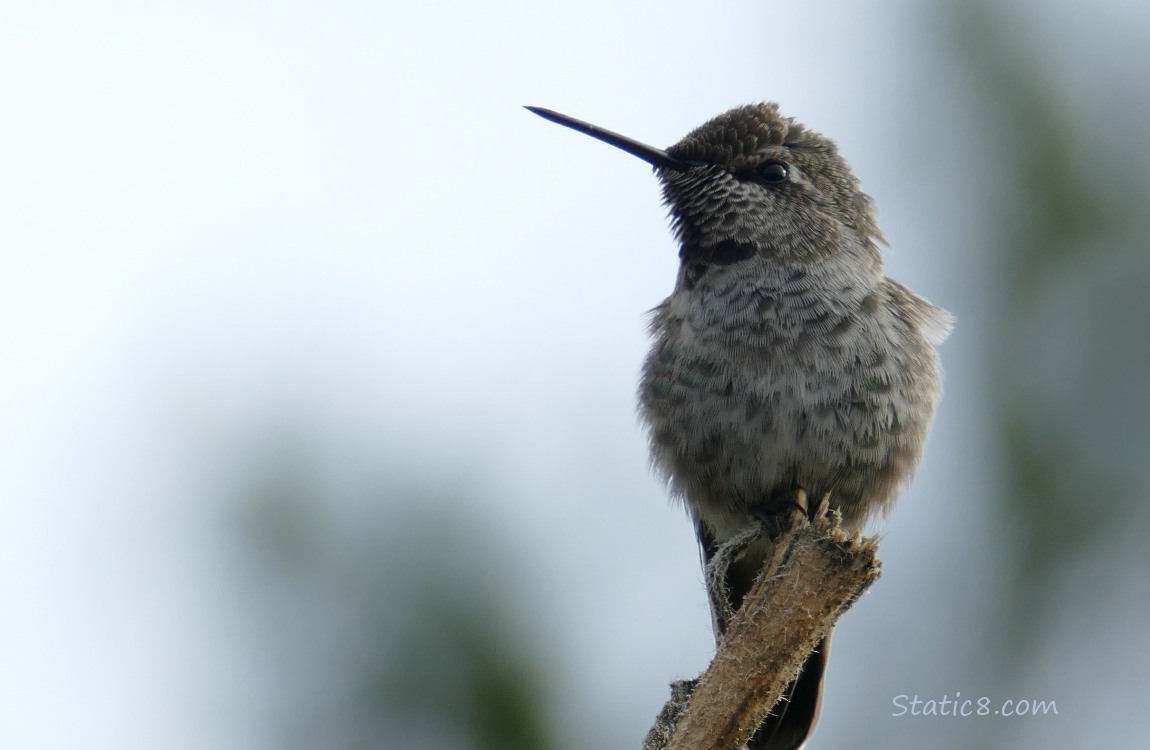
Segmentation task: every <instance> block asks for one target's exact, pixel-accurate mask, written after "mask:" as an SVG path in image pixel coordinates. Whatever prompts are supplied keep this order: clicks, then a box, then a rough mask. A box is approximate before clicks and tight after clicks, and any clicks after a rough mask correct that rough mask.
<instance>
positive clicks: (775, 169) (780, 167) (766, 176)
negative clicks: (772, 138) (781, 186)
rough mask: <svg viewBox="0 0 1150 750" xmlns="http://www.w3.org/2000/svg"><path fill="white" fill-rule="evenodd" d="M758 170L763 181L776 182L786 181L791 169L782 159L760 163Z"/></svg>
mask: <svg viewBox="0 0 1150 750" xmlns="http://www.w3.org/2000/svg"><path fill="white" fill-rule="evenodd" d="M756 172H757V173H758V175H759V179H761V180H762V181H763V182H769V183H776V182H786V181H787V176H788V175H790V173H791V170H790V168H788V167H787V165H786V164H783V163H782V162H781V161H768V162H765V163H763V164H760V165H759V168H758V169H757V170H756Z"/></svg>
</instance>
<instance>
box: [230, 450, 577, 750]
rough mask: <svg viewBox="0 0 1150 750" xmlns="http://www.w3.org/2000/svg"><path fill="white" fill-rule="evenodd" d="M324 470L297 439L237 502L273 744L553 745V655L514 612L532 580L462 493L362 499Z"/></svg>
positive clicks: (533, 749) (396, 493) (390, 493)
mask: <svg viewBox="0 0 1150 750" xmlns="http://www.w3.org/2000/svg"><path fill="white" fill-rule="evenodd" d="M319 476H320V471H319V466H318V464H317V462H316V461H314V460H309V457H308V456H307V454H306V452H303V453H300V452H298V451H295V450H292V449H290V448H289V449H287V450H285V452H284V454H283V455H281V456H279V458H278V459H277V460H273V462H272V463H271V464H270V466H269V468H268V470H267V471H266V472H264V473H263V474H262V475H261V476H259V477H257V479H256V482H255V484H254V485H252V486H249V488H248V491H247V493H246V494H247V497H246V498H244V499H243V502H242V503H241V504H240V507H242V508H243V509H244V517H243V519H242V524H241V528H243V529H244V535H243V537H242V538H241V539H240V542H241V543H240V545H238V550H239V553H240V554H241V556H242V557H244V558H246V559H245V560H243V562H242V564H241V565H240V566H238V569H239V570H242V571H245V575H246V576H249V579H248V581H247V586H246V588H247V591H248V593H247V597H246V603H247V605H248V606H247V607H246V614H247V616H248V617H249V618H251V623H250V627H251V631H250V632H252V633H254V634H257V635H255V636H254V637H253V640H254V641H256V642H258V643H257V646H256V647H257V648H259V649H261V650H263V651H264V659H263V661H264V663H265V664H267V665H270V666H269V668H268V669H267V670H266V672H265V674H264V679H265V680H266V682H267V684H268V686H269V690H270V691H271V692H272V694H273V695H274V696H276V697H275V698H274V705H273V706H271V712H272V715H273V716H274V717H275V718H274V722H276V723H281V724H282V727H281V728H280V732H281V736H280V737H279V738H278V739H277V740H276V741H275V742H274V745H275V746H276V747H300V748H304V747H306V748H316V747H323V748H331V749H333V750H335V749H343V750H358V749H360V748H363V749H365V750H366V748H383V747H397V748H398V747H404V748H420V747H428V748H461V749H463V748H474V749H475V750H496V749H500V750H548V748H552V747H554V740H553V737H552V728H551V720H550V716H551V712H550V709H549V697H548V696H549V694H550V688H549V685H548V682H547V675H548V674H550V670H549V669H548V659H547V658H546V657H545V654H544V651H543V648H542V645H541V644H540V643H539V641H538V637H539V634H538V633H536V632H532V631H531V630H530V629H529V628H528V627H527V626H525V625H524V624H523V623H522V622H519V621H517V619H516V613H517V612H519V611H520V608H521V607H523V606H526V603H527V602H530V601H531V591H530V590H529V588H528V587H527V586H526V584H525V581H524V577H523V575H522V574H521V572H520V571H517V570H516V569H515V567H514V566H512V565H511V564H510V563H509V560H508V555H506V554H505V552H504V550H503V549H502V547H501V542H500V540H499V538H498V535H497V534H495V533H493V532H492V530H491V529H488V528H486V527H485V526H484V525H483V524H482V523H481V522H479V519H478V518H476V517H474V516H473V515H472V514H470V513H469V512H468V510H467V509H468V508H469V507H473V506H470V505H469V504H468V503H466V502H461V501H460V498H461V497H462V493H460V494H458V495H452V494H450V493H443V494H436V493H432V492H429V491H427V490H423V489H415V488H410V489H404V488H398V489H397V488H391V487H387V488H382V489H380V490H379V491H378V492H371V493H365V494H364V495H363V496H361V497H352V496H348V495H347V494H346V493H345V492H340V491H338V490H336V489H335V488H333V487H330V486H325V484H324V482H323V481H322V480H321V479H320V478H319ZM532 626H534V627H538V623H537V622H533V623H532ZM283 685H293V686H295V688H294V689H290V690H286V691H285V690H282V689H277V686H283Z"/></svg>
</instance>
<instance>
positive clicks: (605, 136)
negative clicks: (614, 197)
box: [527, 107, 691, 172]
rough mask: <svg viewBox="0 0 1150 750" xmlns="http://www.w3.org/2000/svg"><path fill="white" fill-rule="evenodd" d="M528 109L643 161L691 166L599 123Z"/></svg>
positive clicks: (681, 167) (683, 169)
mask: <svg viewBox="0 0 1150 750" xmlns="http://www.w3.org/2000/svg"><path fill="white" fill-rule="evenodd" d="M527 109H529V110H531V111H532V112H534V113H535V114H537V115H539V116H540V117H542V118H543V119H544V120H550V121H551V122H557V123H559V124H560V125H563V126H564V127H568V128H571V129H572V130H578V131H579V132H580V133H585V134H586V135H589V136H591V137H592V138H598V139H599V140H601V141H603V142H604V143H610V144H611V145H612V146H614V147H615V148H621V149H623V150H624V151H626V152H627V153H629V154H631V155H632V156H638V157H639V158H640V159H642V160H643V161H645V162H647V163H648V164H652V165H654V166H656V167H658V168H659V169H674V170H676V171H679V172H686V171H687V170H688V169H690V167H691V165H690V164H688V163H687V162H685V161H681V160H679V159H676V158H675V157H673V156H671V155H670V154H668V153H667V152H666V151H664V150H663V149H661V148H655V147H654V146H648V145H647V144H645V143H639V141H636V140H635V139H634V138H628V137H627V136H625V135H619V134H618V133H613V132H611V131H610V130H607V129H606V128H601V127H599V126H598V125H592V124H591V123H589V122H583V121H582V120H576V119H575V118H574V117H568V116H567V115H564V114H560V113H558V112H556V111H554V110H551V109H544V108H543V107H527Z"/></svg>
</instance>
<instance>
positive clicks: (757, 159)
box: [527, 103, 953, 750]
mask: <svg viewBox="0 0 1150 750" xmlns="http://www.w3.org/2000/svg"><path fill="white" fill-rule="evenodd" d="M527 109H529V110H530V111H532V112H534V113H535V114H537V115H539V116H541V117H544V118H546V119H548V120H551V121H552V122H555V123H558V124H560V125H564V126H566V127H568V128H571V129H573V130H576V131H579V132H581V133H584V134H586V135H589V136H592V137H593V138H597V139H599V140H601V141H604V142H606V143H609V144H611V145H612V146H615V147H617V148H619V149H621V150H623V151H625V152H627V153H629V154H631V155H633V156H636V157H638V158H639V159H642V160H643V161H645V162H647V163H648V164H650V165H651V166H652V167H653V169H654V172H655V175H656V176H657V177H658V179H659V181H660V182H661V184H662V190H663V200H664V203H665V204H666V206H667V208H668V211H669V214H670V219H671V228H672V232H673V234H674V237H675V239H676V241H677V243H678V246H679V267H678V273H677V276H676V279H675V287H674V290H673V291H672V292H671V295H670V296H669V297H667V299H666V300H664V301H663V302H662V304H660V305H659V306H657V307H656V308H655V309H654V310H652V311H651V318H650V333H651V336H652V339H653V343H652V346H651V350H650V353H649V354H648V356H647V359H646V363H645V365H644V366H643V371H642V376H641V378H640V383H639V392H638V401H639V413H640V415H641V417H642V421H643V422H644V424H645V426H646V430H647V433H648V436H649V439H650V447H651V458H652V464H653V466H654V468H655V470H656V471H657V472H658V473H659V474H660V475H661V476H662V478H664V479H665V480H666V481H667V483H668V485H669V488H670V491H671V494H672V496H673V497H675V498H677V499H679V500H681V501H682V502H683V504H684V505H685V507H686V509H687V512H688V514H689V516H690V518H691V520H692V521H693V523H694V526H695V531H696V534H697V537H698V541H699V545H700V548H701V551H702V558H703V563H704V566H706V565H707V564H708V563H710V561H711V560H712V558H714V556H715V555H716V553H717V551H718V549H719V548H720V546H721V545H723V543H724V542H726V541H728V540H731V539H733V538H735V537H736V536H739V535H741V534H743V533H744V532H746V531H747V530H748V529H750V528H753V527H756V526H759V525H761V524H763V523H764V521H769V519H770V518H771V517H772V516H774V515H775V514H778V513H780V512H781V511H783V510H785V509H787V508H789V507H791V506H792V505H795V504H800V503H805V498H806V497H811V498H815V499H816V500H815V502H814V503H811V504H810V506H807V505H802V507H804V508H808V507H811V508H813V507H814V506H818V505H820V503H819V501H818V499H820V498H825V499H826V501H827V504H828V505H829V508H831V509H833V510H837V511H838V512H840V513H841V515H842V524H843V527H844V528H845V529H847V530H859V529H861V528H862V526H863V525H864V524H865V523H866V522H867V521H868V520H870V519H871V518H874V517H877V516H882V515H885V514H886V513H888V512H889V511H890V510H891V508H892V507H893V505H894V503H895V500H896V498H897V496H898V494H899V493H900V491H901V490H902V488H903V487H904V486H905V485H906V484H907V483H908V482H909V481H910V479H911V476H912V475H913V473H914V471H915V469H916V468H917V466H918V463H919V460H920V458H921V456H922V452H923V446H924V444H925V442H926V438H927V433H928V431H929V429H930V424H931V421H932V418H933V415H934V410H935V407H936V405H937V403H938V400H939V398H940V397H941V393H942V371H941V367H940V364H939V358H938V354H937V352H936V349H935V347H936V345H938V344H941V343H942V341H943V340H944V339H945V338H946V337H947V335H948V334H949V332H950V328H951V326H952V320H953V319H952V317H951V315H950V314H949V313H948V312H946V311H945V310H943V309H941V308H939V307H936V306H935V305H933V304H931V303H930V302H928V301H926V300H925V299H923V298H922V297H920V296H919V295H917V294H915V293H914V292H912V291H911V290H910V289H908V288H907V287H906V286H904V285H902V284H900V283H899V282H897V281H894V280H893V279H890V278H888V277H887V276H885V275H884V273H883V265H882V255H881V252H880V245H885V244H886V240H885V239H884V237H883V235H882V233H881V231H880V230H879V228H878V224H877V223H876V220H875V209H874V203H873V201H872V200H871V198H870V197H869V196H868V195H867V194H866V193H864V192H863V191H862V189H861V187H860V183H859V180H858V179H857V178H856V177H855V176H854V174H853V173H852V172H851V169H850V167H849V166H848V164H847V162H846V161H845V160H844V159H843V157H842V156H841V155H840V153H839V149H838V147H837V145H836V144H835V143H834V142H833V141H832V140H830V139H829V138H827V137H825V136H823V135H821V134H819V133H817V132H815V131H814V130H811V129H810V128H808V127H806V126H804V125H802V124H800V123H799V122H797V121H795V120H794V119H792V118H790V117H785V116H784V115H782V114H781V113H780V111H779V106H778V105H777V104H774V103H762V104H752V105H747V106H741V107H736V108H735V109H732V110H730V111H728V112H725V113H723V114H721V115H719V116H717V117H715V118H714V119H712V120H710V121H708V122H707V123H705V124H703V125H701V126H700V127H698V128H696V129H695V130H693V131H691V132H690V133H688V134H687V135H686V136H685V137H684V138H683V139H682V140H680V141H679V142H678V143H676V144H675V145H673V146H671V147H670V148H667V149H659V148H655V147H653V146H648V145H646V144H643V143H641V142H639V141H636V140H633V139H631V138H628V137H626V136H623V135H620V134H618V133H614V132H612V131H609V130H606V129H604V128H600V127H598V126H596V125H591V124H589V123H586V122H583V121H580V120H577V119H575V118H573V117H569V116H567V115H563V114H560V113H558V112H554V111H552V110H548V109H543V108H539V107H528V108H527ZM770 544H771V542H770V539H769V535H768V536H767V537H766V538H762V537H761V541H759V542H756V543H754V544H752V545H751V546H749V547H748V548H747V549H746V550H744V551H743V552H742V554H741V557H739V558H737V559H736V560H735V561H734V562H733V563H732V564H731V565H730V567H729V568H728V569H727V574H726V587H725V589H726V590H725V592H723V595H724V596H726V597H727V599H728V601H727V606H728V607H729V609H730V610H731V611H733V610H737V609H738V607H739V605H740V604H741V603H742V600H743V598H744V596H745V595H746V593H747V592H748V591H749V590H750V588H751V585H752V584H753V582H754V580H755V577H756V576H757V574H758V572H759V570H760V569H761V568H762V566H763V564H764V563H765V561H766V560H767V559H769V558H768V553H769V552H770ZM711 605H712V607H711V608H712V615H713V618H712V619H713V621H714V629H715V637H716V639H717V640H721V639H722V636H723V629H724V627H725V622H724V621H723V617H724V616H723V614H722V610H723V608H722V607H720V606H718V603H717V602H716V600H715V593H714V592H711ZM829 646H830V634H827V636H826V637H824V639H823V640H822V642H821V643H820V644H819V646H818V647H817V648H816V649H815V650H814V651H813V652H812V653H811V655H810V656H809V657H807V659H806V662H805V663H804V666H803V668H802V671H801V672H800V673H799V675H798V676H797V677H796V678H795V680H794V681H793V682H792V683H791V684H790V686H789V687H788V689H787V691H786V693H785V694H784V699H783V700H781V701H780V702H779V704H778V705H776V706H775V708H774V709H773V710H772V712H771V714H770V715H769V716H767V717H766V718H765V719H764V720H763V722H762V724H761V726H760V727H759V728H758V730H757V731H756V732H755V734H754V736H753V737H752V738H751V740H750V741H749V743H748V744H747V746H746V747H747V750H793V749H794V748H798V747H801V746H802V745H803V743H804V742H805V741H806V739H807V737H808V736H809V735H810V733H811V731H812V730H813V728H814V725H815V722H816V721H817V719H818V713H819V706H820V702H821V694H822V681H823V673H824V670H825V667H826V660H827V655H828V650H829Z"/></svg>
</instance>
